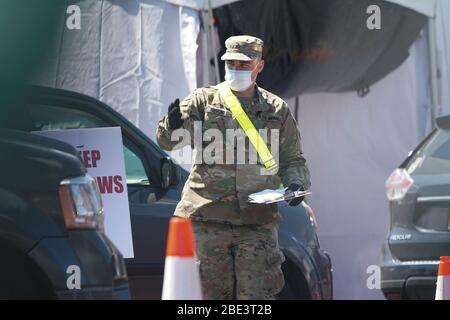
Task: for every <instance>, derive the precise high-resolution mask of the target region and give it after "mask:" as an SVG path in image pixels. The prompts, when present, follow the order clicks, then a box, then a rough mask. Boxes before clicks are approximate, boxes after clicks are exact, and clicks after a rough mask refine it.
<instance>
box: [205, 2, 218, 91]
mask: <svg viewBox="0 0 450 320" xmlns="http://www.w3.org/2000/svg"><path fill="white" fill-rule="evenodd" d="M208 26H209V32H210V36H209V39H210V41H211V49H212V53H211V54H212V56H213V57H214V71H215V76H216V79H215V81H214V84H217V83H219V82H220V71H219V61H218V59H217V54H216V47H215V45H214V44H215V43H216V42H215V41H214V40H215V37H214V25H213V14H212V7H211V0H208Z"/></svg>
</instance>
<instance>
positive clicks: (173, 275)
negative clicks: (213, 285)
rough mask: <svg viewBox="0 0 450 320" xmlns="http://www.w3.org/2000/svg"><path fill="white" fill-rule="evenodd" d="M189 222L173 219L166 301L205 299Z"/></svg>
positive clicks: (166, 281)
mask: <svg viewBox="0 0 450 320" xmlns="http://www.w3.org/2000/svg"><path fill="white" fill-rule="evenodd" d="M195 256H196V254H195V241H194V233H193V231H192V224H191V220H190V219H184V218H178V217H173V218H171V219H170V224H169V235H168V237H167V251H166V264H165V266H164V282H163V292H162V299H163V300H202V291H201V284H200V273H199V269H198V264H197V260H196V257H195Z"/></svg>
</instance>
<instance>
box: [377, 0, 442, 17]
mask: <svg viewBox="0 0 450 320" xmlns="http://www.w3.org/2000/svg"><path fill="white" fill-rule="evenodd" d="M384 1H388V2H392V3H395V4H398V5H401V6H403V7H406V8H409V9H412V10H414V11H417V12H419V13H421V14H423V15H426V16H428V17H434V16H435V14H436V0H384Z"/></svg>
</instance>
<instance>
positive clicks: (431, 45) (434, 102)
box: [428, 17, 439, 129]
mask: <svg viewBox="0 0 450 320" xmlns="http://www.w3.org/2000/svg"><path fill="white" fill-rule="evenodd" d="M435 22H436V17H433V18H428V49H429V56H430V80H431V118H432V126H433V129H434V128H435V127H436V123H435V120H436V116H437V115H438V107H439V97H438V74H437V68H438V67H437V57H436V54H437V45H436V23H435Z"/></svg>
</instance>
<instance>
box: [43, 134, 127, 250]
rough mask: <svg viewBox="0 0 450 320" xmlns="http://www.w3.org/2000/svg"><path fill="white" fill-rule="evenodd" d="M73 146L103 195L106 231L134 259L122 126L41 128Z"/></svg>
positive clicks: (50, 136) (54, 137)
mask: <svg viewBox="0 0 450 320" xmlns="http://www.w3.org/2000/svg"><path fill="white" fill-rule="evenodd" d="M35 133H37V134H40V135H43V136H46V137H49V138H53V139H57V140H61V141H64V142H66V143H68V144H71V145H73V146H74V147H75V148H76V149H77V150H78V151H79V152H80V156H81V158H82V159H83V163H84V166H85V167H86V169H87V171H88V173H89V175H91V176H92V177H94V178H95V179H96V180H97V182H98V186H99V188H100V192H101V194H102V200H103V207H104V210H105V233H106V235H107V236H108V237H109V238H110V239H111V241H112V242H113V243H114V244H115V245H116V246H117V248H118V249H119V250H120V251H121V252H122V254H123V256H124V257H125V258H133V257H134V253H133V239H132V235H131V222H130V207H129V204H128V191H127V179H126V174H125V162H124V158H123V145H122V134H121V131H120V127H111V128H92V129H70V130H56V131H39V132H35Z"/></svg>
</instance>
